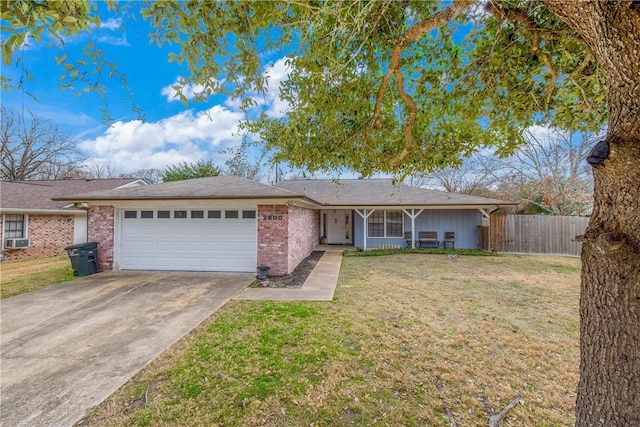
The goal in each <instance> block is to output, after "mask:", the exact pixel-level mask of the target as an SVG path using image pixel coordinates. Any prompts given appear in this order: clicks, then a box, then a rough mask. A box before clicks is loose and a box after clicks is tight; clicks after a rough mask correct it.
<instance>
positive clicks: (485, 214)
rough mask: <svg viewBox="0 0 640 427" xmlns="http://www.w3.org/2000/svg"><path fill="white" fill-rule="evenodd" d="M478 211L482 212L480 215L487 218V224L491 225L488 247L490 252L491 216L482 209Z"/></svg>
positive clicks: (488, 230)
mask: <svg viewBox="0 0 640 427" xmlns="http://www.w3.org/2000/svg"><path fill="white" fill-rule="evenodd" d="M478 210H479V211H480V213H481V214H482V216H483V217H484V218H486V219H487V220H488V221H487V223H488V224H489V226H488V227H487V228H488V229H487V234H488V235H487V240H488V241H487V247H488V248H489V251H491V215H490V214H489V213H488V212H487V211H486V210H484V209H482V208H478ZM480 225H481V226H482V223H480Z"/></svg>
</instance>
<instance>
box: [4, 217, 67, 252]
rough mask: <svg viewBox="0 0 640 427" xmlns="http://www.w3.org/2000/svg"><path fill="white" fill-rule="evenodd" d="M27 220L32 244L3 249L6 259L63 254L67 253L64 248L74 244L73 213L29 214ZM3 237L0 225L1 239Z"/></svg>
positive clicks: (28, 233) (28, 235)
mask: <svg viewBox="0 0 640 427" xmlns="http://www.w3.org/2000/svg"><path fill="white" fill-rule="evenodd" d="M1 217H2V215H0V218H1ZM27 221H28V223H27V237H28V238H29V239H30V240H31V246H30V247H28V248H27V249H14V250H3V251H2V257H3V260H4V261H19V260H23V259H33V258H46V257H50V256H56V255H62V254H64V253H65V250H64V248H65V247H67V246H69V245H72V244H73V227H74V225H73V223H74V217H73V215H34V214H29V215H28V219H27ZM1 239H2V231H1V227H0V241H2V240H1Z"/></svg>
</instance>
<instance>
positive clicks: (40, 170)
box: [0, 106, 84, 181]
mask: <svg viewBox="0 0 640 427" xmlns="http://www.w3.org/2000/svg"><path fill="white" fill-rule="evenodd" d="M1 112H2V118H1V120H0V122H1V124H0V126H1V127H0V138H1V140H2V153H1V155H0V168H1V170H0V173H1V178H2V180H3V181H23V180H28V179H68V178H77V177H78V176H79V175H81V173H80V171H79V169H80V165H81V162H82V160H83V159H84V156H83V155H82V153H81V152H80V151H79V150H78V149H77V147H76V143H75V141H74V140H73V139H72V138H71V134H70V133H68V132H64V131H62V130H60V128H58V126H56V125H54V124H51V123H50V122H49V121H48V120H46V119H43V118H42V117H39V116H38V115H36V114H35V113H33V112H29V113H28V117H23V116H22V115H21V114H19V113H17V112H16V111H15V110H13V109H10V108H6V107H4V106H3V107H2V110H1Z"/></svg>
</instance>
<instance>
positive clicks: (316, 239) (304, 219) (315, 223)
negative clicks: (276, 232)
mask: <svg viewBox="0 0 640 427" xmlns="http://www.w3.org/2000/svg"><path fill="white" fill-rule="evenodd" d="M318 243H320V212H319V211H317V210H314V209H305V208H300V207H298V206H291V207H290V208H289V260H288V262H289V273H290V272H291V271H293V269H294V268H296V267H297V266H298V264H300V262H301V261H302V260H303V259H305V258H306V257H308V256H309V254H310V253H311V252H312V251H313V250H314V249H315V248H316V247H317V246H318Z"/></svg>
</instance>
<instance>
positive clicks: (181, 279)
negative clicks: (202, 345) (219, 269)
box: [0, 272, 254, 426]
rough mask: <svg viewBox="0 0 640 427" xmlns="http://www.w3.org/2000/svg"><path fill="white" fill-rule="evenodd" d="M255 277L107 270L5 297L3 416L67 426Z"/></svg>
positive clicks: (0, 354)
mask: <svg viewBox="0 0 640 427" xmlns="http://www.w3.org/2000/svg"><path fill="white" fill-rule="evenodd" d="M253 279H254V275H253V274H226V273H187V272H106V273H100V274H97V275H93V276H89V277H86V278H83V279H79V280H76V281H73V282H68V283H62V284H59V285H54V286H50V287H48V288H45V289H40V290H37V291H34V292H30V293H27V294H22V295H18V296H15V297H11V298H6V299H3V300H2V302H1V303H0V304H2V306H1V312H0V316H1V321H2V323H1V331H0V333H1V337H2V338H1V339H2V342H1V348H0V358H1V362H2V364H1V367H2V373H1V383H2V385H1V389H0V412H1V413H2V425H6V426H65V425H67V426H70V425H73V424H74V423H75V422H76V421H78V420H79V419H81V418H82V417H83V416H84V415H85V412H86V410H87V409H89V408H91V407H93V406H95V405H97V404H98V403H100V402H102V401H103V400H104V399H105V398H107V397H108V396H109V395H110V394H111V393H113V392H114V391H115V390H117V389H118V388H119V387H120V386H122V385H123V384H124V383H126V382H127V381H128V380H129V379H130V378H131V377H133V376H134V375H135V374H136V373H137V372H138V371H139V370H140V369H142V368H144V367H145V366H146V365H147V364H149V362H151V361H152V360H153V359H155V358H156V357H157V356H158V355H159V354H160V353H162V352H163V351H164V350H165V349H167V348H168V347H169V346H170V345H171V344H173V343H174V342H176V341H177V340H179V339H180V338H182V337H183V336H184V335H185V334H187V333H188V332H189V331H191V330H192V329H193V328H194V327H196V326H197V325H198V324H199V323H201V322H202V321H203V320H205V319H206V318H207V317H209V316H210V315H211V314H212V313H214V312H215V311H216V310H218V309H219V308H220V307H222V306H223V305H224V304H225V303H226V302H227V301H229V299H231V298H232V297H233V296H234V295H235V294H237V293H238V292H239V291H241V290H242V289H243V288H245V287H246V286H247V285H248V284H249V283H250V282H251V281H252V280H253Z"/></svg>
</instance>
